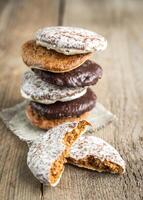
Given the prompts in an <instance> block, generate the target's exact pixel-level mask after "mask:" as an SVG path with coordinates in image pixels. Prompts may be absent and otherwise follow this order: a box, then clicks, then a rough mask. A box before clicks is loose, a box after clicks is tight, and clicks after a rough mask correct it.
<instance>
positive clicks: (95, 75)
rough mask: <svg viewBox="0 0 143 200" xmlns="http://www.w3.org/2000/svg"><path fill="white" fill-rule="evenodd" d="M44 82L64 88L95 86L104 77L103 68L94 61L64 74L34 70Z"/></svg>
mask: <svg viewBox="0 0 143 200" xmlns="http://www.w3.org/2000/svg"><path fill="white" fill-rule="evenodd" d="M32 70H33V71H34V73H35V74H36V75H37V76H39V77H40V78H41V79H42V80H44V81H46V82H48V83H51V84H54V85H58V86H64V87H85V86H90V85H95V84H96V83H97V81H98V79H100V78H101V77H102V68H101V67H100V66H99V65H98V64H96V63H95V62H94V61H91V60H87V61H85V62H84V63H83V64H82V65H80V66H79V67H78V68H76V69H73V70H71V71H69V72H64V73H53V72H48V71H44V70H40V69H36V68H33V69H32Z"/></svg>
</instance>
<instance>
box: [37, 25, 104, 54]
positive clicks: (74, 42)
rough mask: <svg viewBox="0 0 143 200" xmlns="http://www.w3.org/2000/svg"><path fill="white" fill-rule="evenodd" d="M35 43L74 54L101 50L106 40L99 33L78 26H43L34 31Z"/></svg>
mask: <svg viewBox="0 0 143 200" xmlns="http://www.w3.org/2000/svg"><path fill="white" fill-rule="evenodd" d="M36 43H37V44H39V45H41V46H43V47H46V48H47V49H54V50H55V51H57V52H60V53H63V54H66V55H74V54H85V53H89V52H93V51H102V50H104V49H105V48H106V46H107V41H106V40H105V38H104V37H102V36H101V35H99V34H97V33H95V32H92V31H88V30H86V29H83V28H78V27H64V26H55V27H45V28H43V29H40V30H39V31H37V33H36Z"/></svg>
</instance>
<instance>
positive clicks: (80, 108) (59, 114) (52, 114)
mask: <svg viewBox="0 0 143 200" xmlns="http://www.w3.org/2000/svg"><path fill="white" fill-rule="evenodd" d="M95 103H96V95H95V94H94V93H93V92H92V90H91V89H89V88H88V89H87V92H86V94H85V95H83V96H82V97H80V98H78V99H75V100H72V101H67V102H56V103H54V104H49V105H45V104H40V103H37V102H32V101H31V102H30V106H31V108H32V110H33V112H36V114H38V115H39V116H41V117H44V118H46V119H59V118H66V117H79V116H80V115H81V114H83V113H85V112H88V111H90V110H91V109H92V108H93V107H94V106H95Z"/></svg>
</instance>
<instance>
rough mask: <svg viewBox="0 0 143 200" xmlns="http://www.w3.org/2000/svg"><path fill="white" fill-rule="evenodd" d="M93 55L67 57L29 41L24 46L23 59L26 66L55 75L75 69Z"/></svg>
mask: <svg viewBox="0 0 143 200" xmlns="http://www.w3.org/2000/svg"><path fill="white" fill-rule="evenodd" d="M91 55H92V53H86V54H78V55H71V56H67V55H64V54H62V53H58V52H56V51H54V50H51V49H50V50H48V49H47V48H45V47H42V46H39V45H36V41H34V40H31V41H28V42H26V43H25V44H24V45H23V46H22V58H23V61H24V62H25V64H26V65H28V66H29V67H36V68H40V69H43V70H48V71H50V72H55V73H62V72H67V71H70V70H72V69H75V68H77V67H78V66H80V65H81V64H82V63H84V62H85V61H86V60H87V59H89V58H90V57H91Z"/></svg>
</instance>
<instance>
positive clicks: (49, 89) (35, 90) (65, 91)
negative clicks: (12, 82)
mask: <svg viewBox="0 0 143 200" xmlns="http://www.w3.org/2000/svg"><path fill="white" fill-rule="evenodd" d="M85 93H86V88H83V87H80V88H67V87H59V86H56V85H53V84H50V83H47V82H45V81H43V80H42V79H41V78H40V77H39V76H37V75H35V73H34V72H32V71H27V72H25V74H24V77H23V81H22V85H21V95H22V96H23V97H24V98H26V99H29V100H32V101H36V102H40V103H43V104H52V103H55V102H56V101H63V102H65V101H71V100H74V99H76V98H79V97H81V96H83V95H84V94H85Z"/></svg>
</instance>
